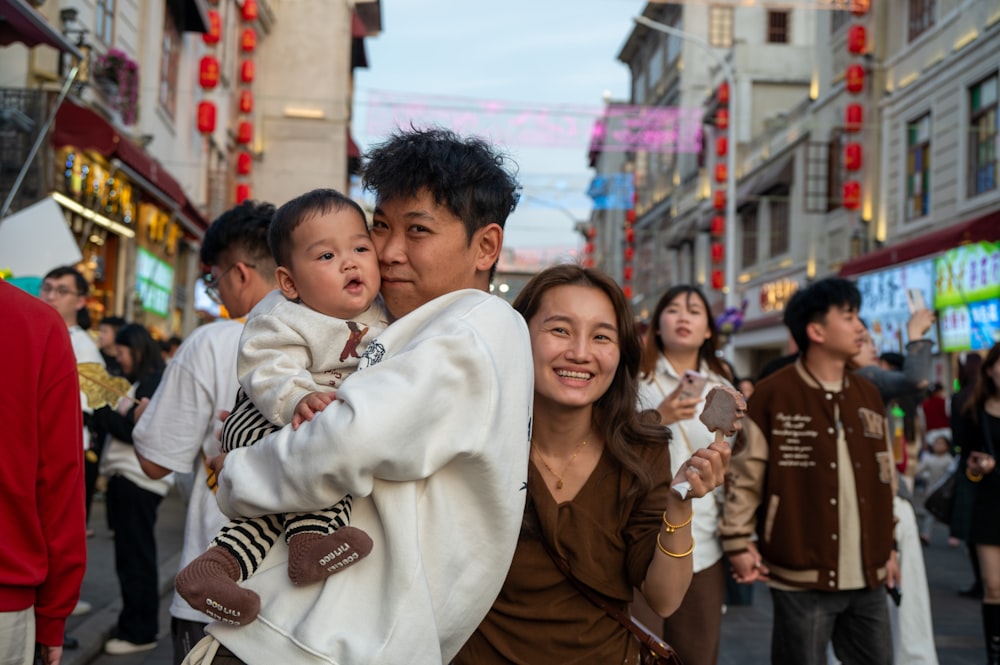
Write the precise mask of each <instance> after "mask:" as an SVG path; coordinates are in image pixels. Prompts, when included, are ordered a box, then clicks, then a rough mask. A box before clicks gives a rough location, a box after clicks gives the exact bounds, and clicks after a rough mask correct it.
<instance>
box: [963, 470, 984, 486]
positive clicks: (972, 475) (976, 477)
mask: <svg viewBox="0 0 1000 665" xmlns="http://www.w3.org/2000/svg"><path fill="white" fill-rule="evenodd" d="M965 477H966V478H968V479H969V480H971V481H972V482H974V483H978V482H979V481H980V480H982V479H983V474H981V473H972V472H971V471H969V470H968V469H966V470H965Z"/></svg>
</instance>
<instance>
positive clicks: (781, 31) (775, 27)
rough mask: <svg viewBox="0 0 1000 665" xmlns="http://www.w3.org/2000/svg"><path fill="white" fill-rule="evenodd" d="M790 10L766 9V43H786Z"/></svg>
mask: <svg viewBox="0 0 1000 665" xmlns="http://www.w3.org/2000/svg"><path fill="white" fill-rule="evenodd" d="M790 14H791V12H788V11H773V10H768V12H767V43H768V44H787V43H788V41H789V39H788V23H789V15H790Z"/></svg>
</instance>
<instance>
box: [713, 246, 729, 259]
mask: <svg viewBox="0 0 1000 665" xmlns="http://www.w3.org/2000/svg"><path fill="white" fill-rule="evenodd" d="M725 257H726V252H725V250H724V249H723V247H722V243H721V242H713V243H712V263H722V261H723V259H725Z"/></svg>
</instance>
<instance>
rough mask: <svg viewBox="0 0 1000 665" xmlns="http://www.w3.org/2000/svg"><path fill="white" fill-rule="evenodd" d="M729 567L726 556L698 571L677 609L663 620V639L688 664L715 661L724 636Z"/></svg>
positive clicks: (706, 664)
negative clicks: (724, 603)
mask: <svg viewBox="0 0 1000 665" xmlns="http://www.w3.org/2000/svg"><path fill="white" fill-rule="evenodd" d="M725 593H726V569H725V566H724V565H723V563H722V559H720V560H719V561H716V562H715V563H714V564H712V565H711V566H709V567H708V568H706V569H705V570H702V571H699V572H697V573H695V574H694V577H692V578H691V586H689V587H688V590H687V593H686V594H685V595H684V600H683V601H681V605H680V607H678V608H677V611H676V612H674V613H673V614H671V615H670V617H668V618H667V619H664V620H663V639H665V640H666V641H667V644H669V645H670V646H672V647H673V648H674V650H675V651H676V652H677V655H678V656H680V658H681V662H682V663H684V665H715V663H717V662H718V660H719V640H720V639H721V638H722V602H723V598H724V596H725Z"/></svg>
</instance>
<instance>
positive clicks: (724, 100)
mask: <svg viewBox="0 0 1000 665" xmlns="http://www.w3.org/2000/svg"><path fill="white" fill-rule="evenodd" d="M715 98H716V99H717V100H718V101H719V104H721V105H722V106H727V105H728V104H729V83H727V82H726V81H723V82H722V83H721V84H720V85H719V90H718V92H716V94H715Z"/></svg>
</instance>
